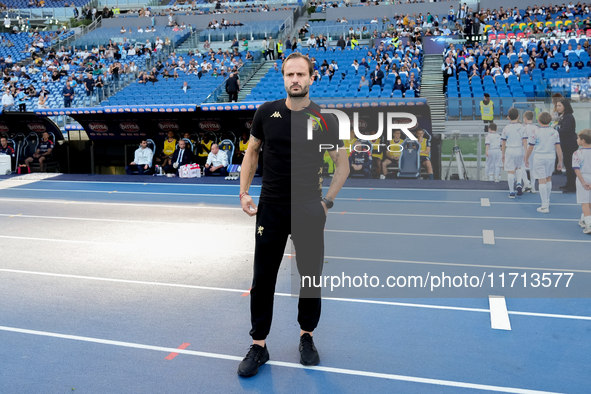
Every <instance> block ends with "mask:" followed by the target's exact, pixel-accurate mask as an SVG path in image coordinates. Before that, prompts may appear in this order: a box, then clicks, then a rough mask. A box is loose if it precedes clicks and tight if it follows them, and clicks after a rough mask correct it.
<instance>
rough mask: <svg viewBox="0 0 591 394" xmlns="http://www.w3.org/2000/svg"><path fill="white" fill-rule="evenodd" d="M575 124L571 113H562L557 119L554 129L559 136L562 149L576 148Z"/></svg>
mask: <svg viewBox="0 0 591 394" xmlns="http://www.w3.org/2000/svg"><path fill="white" fill-rule="evenodd" d="M576 128H577V124H576V121H575V117H574V116H573V114H564V115H562V116H561V117H560V119H558V124H557V125H556V130H558V136H559V137H560V147H561V148H562V149H563V150H564V149H570V150H573V149H574V150H576V149H577V147H578V145H577V131H576Z"/></svg>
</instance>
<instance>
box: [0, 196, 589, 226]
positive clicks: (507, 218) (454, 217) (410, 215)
mask: <svg viewBox="0 0 591 394" xmlns="http://www.w3.org/2000/svg"><path fill="white" fill-rule="evenodd" d="M0 200H1V199H0ZM538 205H539V204H538ZM328 213H329V214H333V215H334V214H337V215H341V214H343V215H344V216H346V215H368V216H408V217H424V218H446V219H447V218H452V219H503V220H541V221H557V222H576V221H578V220H579V219H557V218H556V219H555V218H527V217H514V216H513V217H512V216H471V215H467V216H466V215H427V214H416V213H383V212H349V211H347V212H344V213H342V212H330V211H329V212H328Z"/></svg>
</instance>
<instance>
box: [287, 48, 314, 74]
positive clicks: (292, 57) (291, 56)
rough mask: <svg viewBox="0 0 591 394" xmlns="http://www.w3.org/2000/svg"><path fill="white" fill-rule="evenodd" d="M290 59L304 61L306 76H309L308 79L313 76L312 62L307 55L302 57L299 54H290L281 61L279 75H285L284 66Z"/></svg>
mask: <svg viewBox="0 0 591 394" xmlns="http://www.w3.org/2000/svg"><path fill="white" fill-rule="evenodd" d="M292 59H304V60H305V61H306V62H307V63H308V74H309V75H310V77H311V76H312V75H313V74H314V65H313V64H312V61H311V60H310V58H309V57H308V56H307V55H302V54H301V53H299V52H292V53H291V54H290V55H289V56H288V57H287V59H285V60H284V61H283V64H282V65H281V74H283V75H285V65H286V64H287V62H288V61H290V60H292Z"/></svg>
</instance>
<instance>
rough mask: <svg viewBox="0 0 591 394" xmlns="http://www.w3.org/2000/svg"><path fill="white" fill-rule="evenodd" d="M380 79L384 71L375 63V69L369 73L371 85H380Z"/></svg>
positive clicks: (382, 77)
mask: <svg viewBox="0 0 591 394" xmlns="http://www.w3.org/2000/svg"><path fill="white" fill-rule="evenodd" d="M382 79H384V72H383V71H382V70H380V65H379V64H376V69H375V70H374V71H372V73H371V85H372V86H373V85H380V86H382Z"/></svg>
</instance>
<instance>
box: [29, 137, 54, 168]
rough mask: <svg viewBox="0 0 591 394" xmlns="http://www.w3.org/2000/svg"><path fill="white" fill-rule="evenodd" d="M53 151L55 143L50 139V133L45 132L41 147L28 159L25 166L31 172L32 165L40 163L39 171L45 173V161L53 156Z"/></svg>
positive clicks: (40, 143)
mask: <svg viewBox="0 0 591 394" xmlns="http://www.w3.org/2000/svg"><path fill="white" fill-rule="evenodd" d="M52 151H53V142H51V140H50V139H49V133H48V132H47V131H45V132H43V135H42V138H41V141H40V142H39V147H38V148H37V150H36V151H35V153H33V156H31V157H27V158H26V159H25V164H26V165H27V167H28V168H29V172H31V163H39V171H41V172H44V171H43V164H44V163H45V160H47V158H48V157H49V156H51V152H52Z"/></svg>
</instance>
